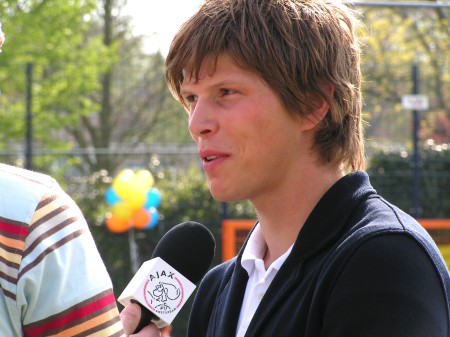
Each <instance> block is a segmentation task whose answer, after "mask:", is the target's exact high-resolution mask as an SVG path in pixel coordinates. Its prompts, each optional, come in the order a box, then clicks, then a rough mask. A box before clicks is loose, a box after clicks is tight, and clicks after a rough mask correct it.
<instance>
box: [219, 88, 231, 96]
mask: <svg viewBox="0 0 450 337" xmlns="http://www.w3.org/2000/svg"><path fill="white" fill-rule="evenodd" d="M232 93H234V90H231V89H220V95H221V96H227V95H231V94H232Z"/></svg>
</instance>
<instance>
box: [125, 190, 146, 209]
mask: <svg viewBox="0 0 450 337" xmlns="http://www.w3.org/2000/svg"><path fill="white" fill-rule="evenodd" d="M127 201H128V203H129V205H130V207H131V209H132V210H137V209H139V208H142V206H144V204H145V202H146V201H147V190H144V189H135V190H133V193H130V194H129V195H127Z"/></svg>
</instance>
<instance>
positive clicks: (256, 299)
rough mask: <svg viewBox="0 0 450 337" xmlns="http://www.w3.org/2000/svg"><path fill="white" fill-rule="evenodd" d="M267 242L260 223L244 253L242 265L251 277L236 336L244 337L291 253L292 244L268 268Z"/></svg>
mask: <svg viewBox="0 0 450 337" xmlns="http://www.w3.org/2000/svg"><path fill="white" fill-rule="evenodd" d="M266 250H267V243H266V240H265V239H264V237H263V235H262V232H261V228H260V225H259V223H258V224H257V225H256V227H255V230H254V231H253V233H252V234H251V236H250V238H249V240H248V243H247V246H246V247H245V249H244V252H243V253H242V261H241V265H242V267H243V268H244V269H245V270H246V271H247V273H248V276H249V279H248V282H247V287H246V289H245V295H244V301H243V302H242V307H241V313H240V315H239V321H238V325H237V330H236V331H237V333H236V337H243V336H244V335H245V333H246V332H247V328H248V326H249V324H250V322H251V320H252V318H253V315H254V314H255V311H256V309H257V308H258V305H259V303H260V302H261V300H262V298H263V296H264V294H265V293H266V290H267V288H269V285H270V283H272V280H273V279H274V278H275V275H276V274H277V272H278V270H279V269H280V268H281V266H282V265H283V263H284V261H285V260H286V259H287V257H288V256H289V254H290V253H291V250H292V246H291V247H290V248H289V249H288V250H287V251H286V252H285V253H284V254H283V255H281V256H280V257H279V258H278V259H276V260H275V261H274V262H273V263H272V264H271V265H270V266H269V269H267V270H266V268H265V266H264V260H263V258H264V255H265V253H266Z"/></svg>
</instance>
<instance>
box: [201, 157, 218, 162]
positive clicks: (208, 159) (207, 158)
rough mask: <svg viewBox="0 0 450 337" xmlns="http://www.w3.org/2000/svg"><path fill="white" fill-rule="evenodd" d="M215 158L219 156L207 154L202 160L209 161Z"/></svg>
mask: <svg viewBox="0 0 450 337" xmlns="http://www.w3.org/2000/svg"><path fill="white" fill-rule="evenodd" d="M216 158H219V156H208V157H205V158H204V160H205V161H206V162H210V161H213V160H214V159H216Z"/></svg>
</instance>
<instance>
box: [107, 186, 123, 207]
mask: <svg viewBox="0 0 450 337" xmlns="http://www.w3.org/2000/svg"><path fill="white" fill-rule="evenodd" d="M105 199H106V202H107V203H108V205H111V206H112V205H114V204H116V203H118V202H119V201H120V200H121V199H120V197H119V196H118V195H117V194H116V192H115V191H114V189H113V188H112V187H110V188H108V189H107V190H106V194H105Z"/></svg>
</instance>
